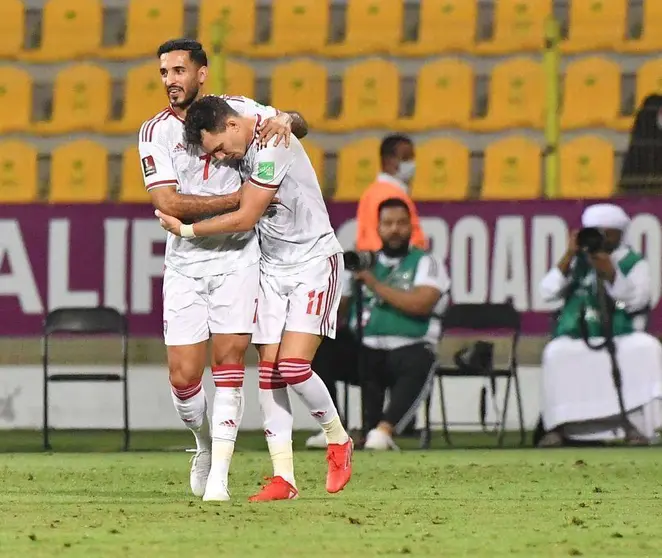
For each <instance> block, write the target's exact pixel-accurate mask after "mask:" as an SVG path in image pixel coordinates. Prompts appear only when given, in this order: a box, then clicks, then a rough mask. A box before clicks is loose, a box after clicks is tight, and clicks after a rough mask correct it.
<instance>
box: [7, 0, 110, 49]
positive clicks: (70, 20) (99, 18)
mask: <svg viewBox="0 0 662 558" xmlns="http://www.w3.org/2000/svg"><path fill="white" fill-rule="evenodd" d="M3 2H4V0H3ZM102 26H103V11H102V6H101V1H100V0H48V1H47V2H46V4H45V5H44V9H43V11H42V34H41V45H40V46H39V48H37V49H35V50H25V51H23V52H22V53H21V55H20V58H21V59H22V60H26V61H28V62H56V61H64V60H71V59H77V58H83V57H86V56H94V55H96V54H97V53H98V51H99V47H100V45H101V34H102Z"/></svg>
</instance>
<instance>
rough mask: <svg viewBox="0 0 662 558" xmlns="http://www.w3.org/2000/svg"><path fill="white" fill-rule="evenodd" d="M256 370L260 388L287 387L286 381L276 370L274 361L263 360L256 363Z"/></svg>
mask: <svg viewBox="0 0 662 558" xmlns="http://www.w3.org/2000/svg"><path fill="white" fill-rule="evenodd" d="M258 370H259V371H260V374H259V379H260V383H259V387H260V389H266V390H269V389H283V388H286V387H287V383H286V382H285V380H283V378H282V377H281V375H280V373H279V372H278V370H276V363H275V362H268V361H264V360H263V361H261V362H260V363H259V364H258Z"/></svg>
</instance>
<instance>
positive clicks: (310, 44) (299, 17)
mask: <svg viewBox="0 0 662 558" xmlns="http://www.w3.org/2000/svg"><path fill="white" fill-rule="evenodd" d="M329 15H330V14H329V3H328V0H278V2H274V3H273V5H272V22H271V38H270V40H269V42H268V43H266V44H264V45H256V46H255V47H254V48H252V49H251V50H250V54H251V55H252V56H255V57H258V58H280V57H282V56H290V55H294V54H299V55H301V54H315V53H318V52H322V51H323V50H324V48H325V46H326V43H327V38H328V34H329Z"/></svg>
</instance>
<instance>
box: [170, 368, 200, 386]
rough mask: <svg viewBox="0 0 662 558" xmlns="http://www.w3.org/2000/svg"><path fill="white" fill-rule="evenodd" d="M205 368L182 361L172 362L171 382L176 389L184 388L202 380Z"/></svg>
mask: <svg viewBox="0 0 662 558" xmlns="http://www.w3.org/2000/svg"><path fill="white" fill-rule="evenodd" d="M203 372H204V369H202V370H201V369H200V367H198V366H193V365H191V364H188V363H185V362H181V363H171V364H170V384H171V385H172V386H173V387H174V388H176V389H184V388H186V387H188V386H191V385H193V384H197V383H199V382H200V380H202V374H203Z"/></svg>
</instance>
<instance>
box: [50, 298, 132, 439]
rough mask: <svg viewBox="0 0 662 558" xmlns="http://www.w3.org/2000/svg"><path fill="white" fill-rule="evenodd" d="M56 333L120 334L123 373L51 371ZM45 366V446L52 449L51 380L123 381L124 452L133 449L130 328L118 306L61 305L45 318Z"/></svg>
mask: <svg viewBox="0 0 662 558" xmlns="http://www.w3.org/2000/svg"><path fill="white" fill-rule="evenodd" d="M56 333H76V334H87V335H97V334H104V333H105V334H116V335H119V336H121V340H122V374H121V375H120V374H49V373H48V366H49V361H48V353H49V339H50V337H51V336H52V335H53V334H56ZM42 362H43V368H44V426H43V434H44V449H46V450H50V449H51V445H50V442H49V426H48V395H49V393H48V386H49V384H50V382H121V383H122V390H123V391H122V393H123V400H124V415H123V416H124V429H123V430H124V451H127V450H128V449H129V393H128V385H127V369H128V327H127V322H126V318H125V317H124V316H123V315H122V314H120V313H119V312H118V311H117V310H115V309H114V308H106V307H98V308H59V309H56V310H53V311H52V312H50V313H49V314H48V315H47V316H46V319H45V320H44V330H43V339H42Z"/></svg>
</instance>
